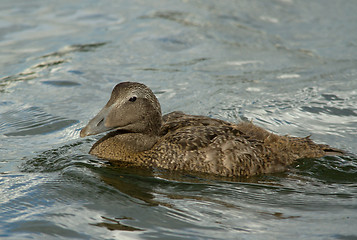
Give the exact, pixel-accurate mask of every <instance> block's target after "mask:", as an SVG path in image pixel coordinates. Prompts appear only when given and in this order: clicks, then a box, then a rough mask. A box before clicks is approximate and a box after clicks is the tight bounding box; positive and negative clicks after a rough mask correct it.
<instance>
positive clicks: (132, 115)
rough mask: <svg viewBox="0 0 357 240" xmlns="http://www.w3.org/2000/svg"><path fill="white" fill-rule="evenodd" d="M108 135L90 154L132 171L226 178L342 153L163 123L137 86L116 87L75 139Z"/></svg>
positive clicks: (196, 123) (216, 127) (251, 130)
mask: <svg viewBox="0 0 357 240" xmlns="http://www.w3.org/2000/svg"><path fill="white" fill-rule="evenodd" d="M110 130H113V131H112V132H110V133H109V134H107V135H106V136H104V137H103V138H101V139H100V140H99V141H98V142H96V143H95V144H94V145H93V147H92V148H91V150H90V152H89V153H90V154H93V155H95V156H98V157H100V158H104V159H107V160H110V161H121V162H126V163H129V164H133V165H135V166H142V167H158V168H164V169H169V170H181V171H189V172H200V173H209V174H215V175H220V176H228V177H231V176H252V175H257V174H264V173H272V172H278V171H283V170H284V169H286V167H287V166H288V165H289V164H291V163H292V162H293V161H294V160H296V159H299V158H315V157H322V156H325V155H331V154H341V153H342V151H340V150H338V149H333V148H331V147H329V146H327V145H320V144H315V143H314V142H313V141H312V140H310V139H309V137H305V138H298V137H290V136H278V135H276V134H273V133H270V132H268V131H266V130H264V129H262V128H260V127H257V126H255V125H254V124H253V123H251V122H241V123H238V124H233V123H229V122H226V121H223V120H218V119H212V118H209V117H204V116H194V115H186V114H184V113H182V112H172V113H169V114H167V115H165V116H163V117H162V115H161V108H160V104H159V101H158V100H157V98H156V97H155V95H154V93H153V92H152V91H151V90H150V89H149V88H148V87H147V86H145V85H144V84H141V83H136V82H123V83H119V84H118V85H116V86H115V87H114V89H113V92H112V95H111V97H110V99H109V101H108V103H107V104H106V105H105V106H104V108H103V109H102V110H101V111H100V112H99V113H98V114H97V115H96V116H95V117H94V118H93V119H92V120H90V121H89V123H88V125H87V126H85V127H84V128H83V129H82V130H81V133H80V136H81V137H85V136H89V135H93V134H98V133H101V132H105V131H110Z"/></svg>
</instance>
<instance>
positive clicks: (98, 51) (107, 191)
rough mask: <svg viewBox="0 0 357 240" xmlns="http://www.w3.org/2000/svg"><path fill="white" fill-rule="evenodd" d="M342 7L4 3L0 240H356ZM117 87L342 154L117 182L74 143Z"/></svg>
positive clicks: (347, 33) (356, 170)
mask: <svg viewBox="0 0 357 240" xmlns="http://www.w3.org/2000/svg"><path fill="white" fill-rule="evenodd" d="M356 12H357V4H356V2H355V1H353V0H351V1H338V2H336V1H330V0H328V1H322V0H320V1H295V0H271V1H224V2H222V1H206V0H205V1H110V0H108V1H100V2H98V1H90V0H87V1H67V0H66V1H39V0H34V1H2V2H1V3H0V16H1V17H0V49H1V50H0V79H1V80H0V112H1V115H0V154H1V158H0V172H1V175H0V186H1V187H0V189H1V194H0V206H1V214H0V238H1V239H67V238H74V239H356V238H357V230H356V227H355V226H356V225H357V190H356V189H357V188H356V187H357V158H356V155H355V154H356V149H357V141H356V131H357V108H356V106H357V91H356V89H357V59H356V56H357V55H356V53H357V45H356V42H357V32H356V31H355V23H356V22H357V15H356V14H355V13H356ZM120 81H140V82H143V83H145V84H147V85H148V86H150V87H151V88H152V89H153V91H154V92H155V93H156V95H157V96H158V98H159V100H160V102H161V104H162V109H163V112H164V113H167V112H170V111H174V110H181V111H185V112H187V113H192V114H202V115H208V116H212V117H216V118H220V119H224V120H228V121H232V122H236V121H238V120H239V119H241V118H244V119H252V120H253V121H254V122H255V123H256V124H258V125H260V126H263V127H264V128H267V129H269V130H270V131H273V132H275V133H279V134H290V135H294V136H306V135H310V134H311V137H312V139H314V141H316V142H319V143H326V144H330V145H332V146H334V147H337V148H342V149H344V150H346V151H347V152H348V154H347V155H346V156H343V157H324V158H319V159H302V160H299V161H297V162H296V163H295V164H294V165H293V166H292V167H291V168H290V170H289V171H287V172H284V173H277V174H270V175H264V176H258V177H254V178H248V179H238V180H232V179H221V178H210V177H197V176H192V175H189V174H182V173H168V172H165V171H162V170H160V169H154V170H143V169H119V168H113V167H110V166H107V165H105V164H103V162H101V161H100V160H99V159H97V158H95V157H93V156H90V155H88V154H87V152H88V150H89V149H90V147H91V145H92V144H93V143H94V142H95V141H96V139H98V138H99V137H100V136H94V137H88V138H86V139H80V138H79V131H80V129H81V127H83V126H84V125H85V124H86V123H87V121H88V120H89V119H90V118H91V117H93V116H94V114H96V112H97V111H98V110H99V109H100V108H101V107H102V106H103V105H104V104H105V103H106V101H107V99H108V97H109V94H110V91H111V89H112V88H113V86H114V85H115V84H116V83H118V82H120Z"/></svg>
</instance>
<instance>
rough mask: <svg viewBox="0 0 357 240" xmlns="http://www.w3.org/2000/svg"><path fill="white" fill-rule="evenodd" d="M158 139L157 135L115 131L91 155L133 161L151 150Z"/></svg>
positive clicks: (96, 145) (92, 149)
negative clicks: (135, 157)
mask: <svg viewBox="0 0 357 240" xmlns="http://www.w3.org/2000/svg"><path fill="white" fill-rule="evenodd" d="M158 139H159V136H157V135H149V134H143V133H131V132H123V131H114V132H111V133H108V134H107V135H106V136H104V137H103V138H101V139H100V140H99V141H98V142H96V143H95V144H94V145H93V147H92V148H91V150H90V152H89V153H90V154H93V155H96V156H98V157H101V158H106V159H120V160H123V161H131V159H133V158H134V156H137V155H138V154H139V155H140V154H141V153H142V152H144V151H147V150H150V149H151V148H152V147H153V146H154V144H155V143H156V142H157V140H158Z"/></svg>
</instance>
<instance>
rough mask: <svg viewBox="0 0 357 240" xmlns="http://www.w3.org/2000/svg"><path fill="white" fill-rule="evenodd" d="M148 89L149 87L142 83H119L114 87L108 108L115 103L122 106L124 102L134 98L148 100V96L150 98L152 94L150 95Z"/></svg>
mask: <svg viewBox="0 0 357 240" xmlns="http://www.w3.org/2000/svg"><path fill="white" fill-rule="evenodd" d="M146 89H147V87H146V86H145V85H144V84H140V83H134V82H123V83H119V84H117V85H116V86H115V87H114V89H113V91H112V95H111V96H110V99H109V101H108V103H107V106H110V105H112V104H114V103H116V104H121V103H122V102H124V101H126V100H127V99H129V98H130V97H133V96H136V97H143V98H148V96H150V93H148V92H147V91H146Z"/></svg>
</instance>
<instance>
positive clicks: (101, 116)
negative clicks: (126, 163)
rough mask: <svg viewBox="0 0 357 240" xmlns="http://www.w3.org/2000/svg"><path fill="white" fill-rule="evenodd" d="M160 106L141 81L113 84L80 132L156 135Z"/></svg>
mask: <svg viewBox="0 0 357 240" xmlns="http://www.w3.org/2000/svg"><path fill="white" fill-rule="evenodd" d="M161 121H162V120H161V107H160V103H159V101H158V100H157V98H156V97H155V95H154V93H153V92H152V91H151V90H150V88H148V87H147V86H145V85H144V84H141V83H136V82H123V83H119V84H117V85H116V86H115V87H114V89H113V91H112V95H111V97H110V99H109V101H108V102H107V104H106V105H105V106H104V108H103V109H102V110H101V111H100V112H99V113H98V114H97V115H96V116H95V117H94V118H93V119H92V120H90V121H89V123H88V124H87V126H85V127H84V128H83V129H82V130H81V132H80V136H81V137H85V136H89V135H95V134H98V133H101V132H106V131H110V130H122V131H123V132H130V133H143V134H148V135H158V134H159V131H160V128H161Z"/></svg>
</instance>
